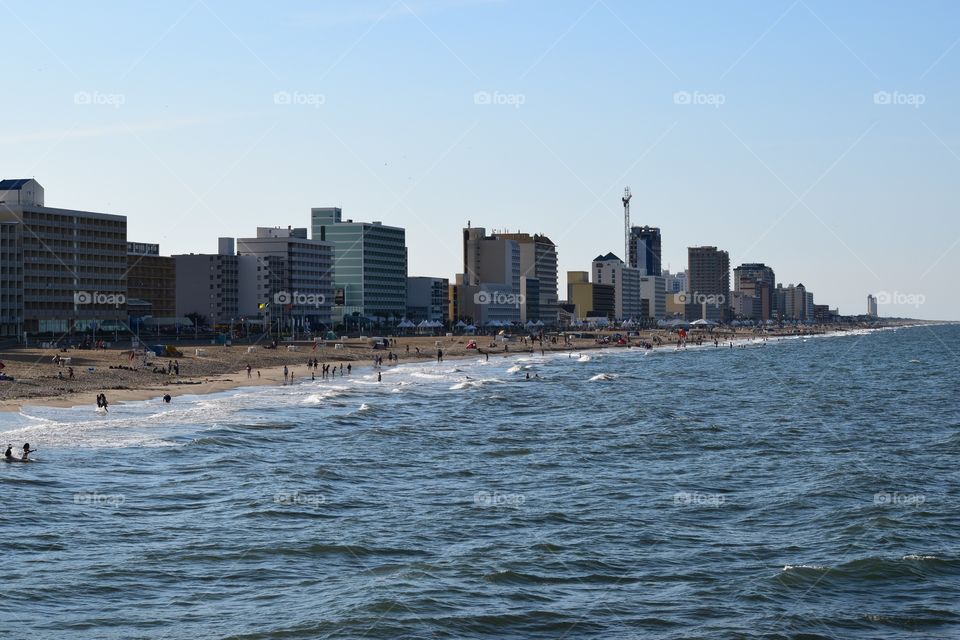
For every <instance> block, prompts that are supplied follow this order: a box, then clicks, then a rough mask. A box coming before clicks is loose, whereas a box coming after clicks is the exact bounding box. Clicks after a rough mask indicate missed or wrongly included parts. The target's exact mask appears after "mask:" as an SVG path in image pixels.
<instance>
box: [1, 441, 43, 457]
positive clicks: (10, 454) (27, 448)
mask: <svg viewBox="0 0 960 640" xmlns="http://www.w3.org/2000/svg"><path fill="white" fill-rule="evenodd" d="M34 451H36V449H31V448H30V443H29V442H24V443H23V449H21V450H20V460H22V461H24V462H26V461H27V460H29V459H30V454H31V453H33V452H34ZM3 459H4V460H7V461H12V460H13V459H14V458H13V445H12V444H8V445H7V450H6V451H4V452H3Z"/></svg>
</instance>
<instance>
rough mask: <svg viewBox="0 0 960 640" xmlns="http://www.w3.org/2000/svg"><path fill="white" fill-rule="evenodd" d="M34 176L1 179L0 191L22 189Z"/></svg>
mask: <svg viewBox="0 0 960 640" xmlns="http://www.w3.org/2000/svg"><path fill="white" fill-rule="evenodd" d="M32 179H33V178H13V179H9V178H8V179H6V180H0V191H15V190H17V189H22V188H23V185H25V184H27V183H28V182H30V181H31V180H32Z"/></svg>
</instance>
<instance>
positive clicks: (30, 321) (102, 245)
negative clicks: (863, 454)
mask: <svg viewBox="0 0 960 640" xmlns="http://www.w3.org/2000/svg"><path fill="white" fill-rule="evenodd" d="M44 197H45V196H44V189H43V187H42V186H40V184H39V183H38V182H37V181H36V180H33V179H30V178H27V179H17V180H0V225H2V226H3V228H4V231H3V232H2V238H0V253H2V256H0V260H2V261H3V262H5V263H6V264H7V265H8V269H9V272H10V275H11V278H12V280H11V281H8V280H7V279H6V278H4V281H3V284H2V285H0V286H2V288H3V290H4V293H0V297H5V298H6V300H7V301H6V302H5V303H4V302H0V317H6V318H7V321H6V322H2V321H0V324H3V325H5V328H4V329H3V331H5V332H10V329H11V325H14V324H16V323H17V314H20V313H21V310H22V315H20V316H19V318H20V320H21V324H20V333H21V337H22V334H24V333H30V334H36V333H40V334H46V335H52V336H53V337H56V338H59V337H60V336H62V335H63V334H66V333H68V332H70V331H87V330H94V331H95V330H103V331H114V330H119V329H121V328H123V327H125V325H126V321H127V305H126V298H127V284H126V272H127V219H126V217H124V216H118V215H110V214H106V213H94V212H90V211H76V210H72V209H60V208H56V207H48V206H45V204H44ZM15 264H19V268H15V267H14V266H13V265H15ZM21 283H22V284H21ZM14 288H19V289H20V290H21V293H20V294H19V295H15V294H14V293H13V290H14ZM21 300H22V302H21Z"/></svg>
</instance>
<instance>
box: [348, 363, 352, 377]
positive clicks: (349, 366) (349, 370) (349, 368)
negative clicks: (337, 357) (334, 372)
mask: <svg viewBox="0 0 960 640" xmlns="http://www.w3.org/2000/svg"><path fill="white" fill-rule="evenodd" d="M352 370H353V365H351V364H349V363H348V364H347V375H350V372H351V371H352Z"/></svg>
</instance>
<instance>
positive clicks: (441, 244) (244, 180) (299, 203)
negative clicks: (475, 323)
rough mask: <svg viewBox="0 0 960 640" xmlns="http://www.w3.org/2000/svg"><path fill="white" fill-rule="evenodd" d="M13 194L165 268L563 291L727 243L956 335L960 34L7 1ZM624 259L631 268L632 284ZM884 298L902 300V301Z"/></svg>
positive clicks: (354, 5) (742, 258)
mask: <svg viewBox="0 0 960 640" xmlns="http://www.w3.org/2000/svg"><path fill="white" fill-rule="evenodd" d="M0 16H3V17H4V19H5V24H6V30H5V36H6V42H5V45H6V47H5V48H6V59H7V61H8V64H7V65H6V70H7V77H6V86H7V88H8V99H7V100H6V101H5V103H4V106H3V112H4V116H5V119H4V121H5V123H6V127H5V128H4V130H3V131H2V132H0V150H2V154H0V177H2V178H20V177H34V178H36V179H37V180H38V181H39V182H40V183H41V184H42V185H43V186H44V187H45V189H46V203H47V205H48V206H58V207H67V208H78V209H86V210H92V211H101V212H106V213H117V214H122V215H125V216H127V217H128V236H129V239H130V240H131V241H138V242H153V243H159V244H160V247H161V252H162V253H163V254H164V255H171V254H176V253H189V252H215V251H216V247H217V244H216V243H217V237H218V236H233V237H244V236H249V235H251V234H252V233H253V232H254V230H255V229H256V227H257V226H287V225H292V226H295V227H309V226H310V208H311V207H320V206H339V207H342V208H343V216H344V218H351V219H355V220H364V221H373V220H380V221H383V222H384V223H385V224H388V225H395V226H403V227H405V228H406V229H407V234H406V237H407V244H408V247H409V261H410V264H409V273H410V275H429V276H439V277H446V278H451V279H452V277H453V274H454V273H457V272H458V271H460V270H461V267H462V256H461V235H460V230H461V229H462V228H463V227H465V226H466V225H467V221H468V220H469V221H471V223H472V224H473V225H474V226H483V227H486V228H487V229H509V230H511V231H516V230H522V231H527V232H530V233H542V234H545V235H547V236H548V237H550V239H551V240H553V241H554V242H555V243H556V244H557V245H558V254H559V270H560V276H561V282H560V297H561V298H564V297H565V293H566V278H565V276H566V272H567V271H586V270H589V269H590V263H591V260H592V259H593V257H595V256H596V255H598V254H600V255H602V254H606V253H607V252H613V253H615V254H617V255H620V253H622V252H623V244H624V243H623V222H622V213H623V211H622V207H621V203H620V196H621V195H622V192H623V188H624V187H625V186H627V185H629V186H630V188H631V190H632V192H633V199H632V201H631V218H632V221H633V224H635V225H638V226H639V225H651V226H657V227H660V229H661V231H662V238H663V268H664V269H667V268H669V269H670V270H671V271H673V272H676V271H678V270H681V269H683V268H684V267H685V266H686V258H687V248H688V247H690V246H699V245H714V246H717V247H719V248H721V249H724V250H726V251H728V252H729V254H730V263H731V268H733V267H736V266H738V265H739V264H741V263H744V262H763V263H766V264H767V265H770V266H771V267H773V269H774V270H775V271H776V274H777V278H778V280H779V281H780V282H782V283H783V284H784V285H788V284H791V283H794V284H796V283H799V282H803V284H804V285H806V287H807V288H808V289H809V290H811V291H813V292H814V294H815V296H816V303H817V304H829V305H830V306H831V307H839V309H840V311H841V313H844V314H855V313H864V312H865V311H866V296H867V294H868V293H873V294H877V295H878V297H879V299H880V300H879V301H880V307H879V312H880V315H883V316H887V315H897V316H912V317H919V318H928V319H960V298H958V296H957V290H958V287H957V284H956V282H955V281H954V278H955V277H956V276H957V274H958V273H960V216H958V212H957V202H958V198H957V195H958V186H957V185H958V183H960V181H958V180H957V177H958V174H960V128H958V122H957V118H956V114H957V113H960V82H958V79H960V73H958V72H960V19H958V18H960V6H958V5H957V4H956V3H952V2H947V1H942V2H925V3H906V2H901V3H875V2H859V1H854V2H844V3H830V2H824V1H819V2H814V1H811V0H793V1H773V2H767V3H762V2H731V3H722V4H721V3H709V2H692V3H683V4H673V3H657V4H654V3H647V2H642V3H634V2H626V1H615V0H586V1H584V2H568V3H551V2H520V1H510V0H503V1H497V0H435V1H428V0H419V1H415V0H382V1H381V0H376V1H374V0H358V1H356V2H306V1H303V2H279V3H271V4H263V3H251V2H238V3H227V2H215V1H212V0H196V1H193V2H191V1H187V2H176V1H173V2H169V3H163V4H146V3H130V4H124V3H117V4H110V5H105V4H97V5H80V4H74V3H68V2H45V3H27V2H20V1H7V2H4V3H0ZM621 257H623V258H624V259H626V256H621ZM885 300H886V301H887V302H886V303H885Z"/></svg>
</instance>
